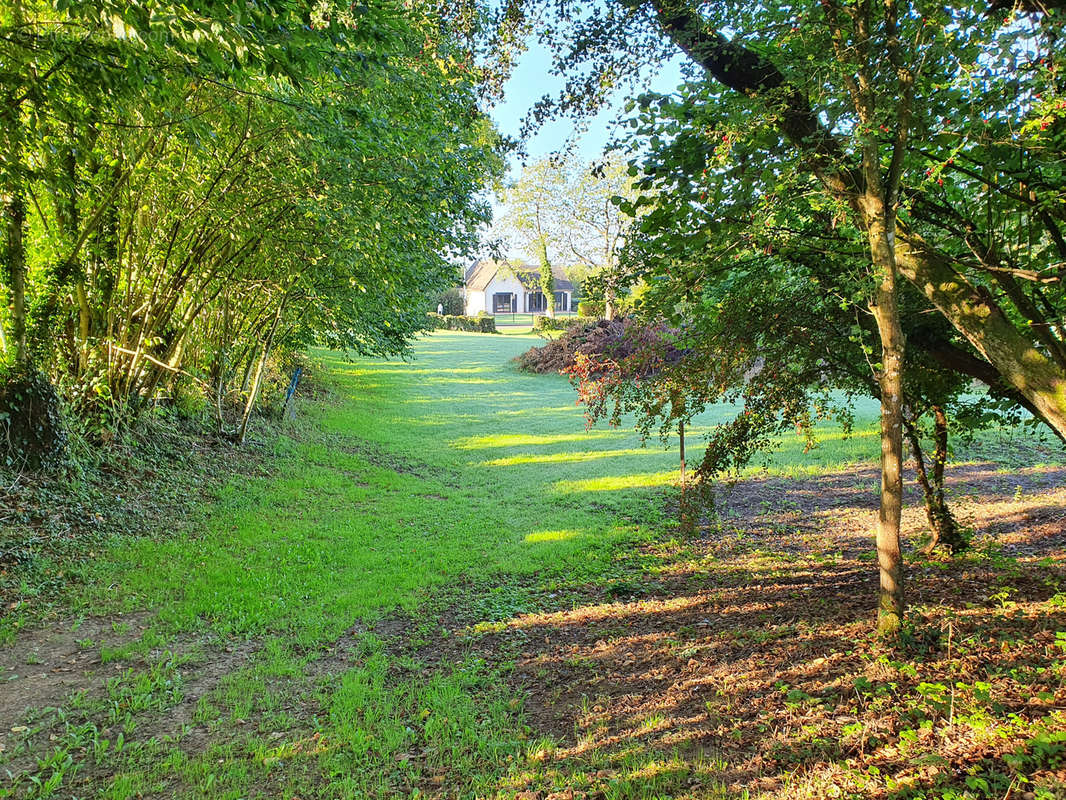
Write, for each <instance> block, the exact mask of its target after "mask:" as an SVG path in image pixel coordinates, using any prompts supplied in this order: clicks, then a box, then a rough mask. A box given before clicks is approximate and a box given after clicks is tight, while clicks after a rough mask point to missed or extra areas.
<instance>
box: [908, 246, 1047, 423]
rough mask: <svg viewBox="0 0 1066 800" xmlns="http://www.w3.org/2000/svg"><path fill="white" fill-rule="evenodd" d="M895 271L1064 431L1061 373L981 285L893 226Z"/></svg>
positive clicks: (1008, 381)
mask: <svg viewBox="0 0 1066 800" xmlns="http://www.w3.org/2000/svg"><path fill="white" fill-rule="evenodd" d="M897 233H898V238H897V245H896V253H897V257H898V263H899V269H900V273H901V274H902V275H903V276H904V277H905V278H907V280H909V281H910V282H911V283H913V284H914V285H915V286H916V287H918V289H919V291H921V292H922V294H924V295H925V296H926V297H927V298H928V299H929V301H930V302H931V303H932V304H933V305H935V306H936V307H937V308H938V309H939V310H940V312H941V313H942V314H943V315H944V316H945V317H947V318H948V320H949V321H950V322H951V324H952V325H954V326H955V328H956V329H957V330H958V331H959V332H960V333H961V334H962V335H963V336H965V337H966V338H967V339H968V340H969V342H970V344H972V345H973V346H974V347H975V348H976V349H977V352H979V353H980V354H981V355H983V356H984V357H985V358H986V359H988V361H989V363H990V364H992V366H994V367H995V368H996V370H997V372H999V374H1000V375H1001V376H1003V379H1004V380H1005V381H1006V382H1007V383H1009V384H1010V385H1011V386H1013V387H1014V388H1015V389H1017V390H1018V391H1019V392H1020V393H1021V394H1022V396H1023V397H1025V399H1026V400H1028V401H1029V402H1030V403H1032V404H1033V406H1034V407H1035V408H1036V410H1037V411H1038V412H1039V415H1040V416H1041V418H1042V419H1043V420H1044V421H1045V422H1047V424H1048V425H1050V426H1051V427H1052V428H1054V429H1055V431H1056V433H1058V434H1059V436H1060V437H1066V374H1064V373H1063V371H1062V370H1061V369H1060V368H1059V367H1058V366H1057V365H1056V364H1055V362H1053V361H1052V360H1051V359H1050V358H1048V357H1047V356H1046V355H1045V354H1044V353H1043V352H1042V351H1041V350H1040V349H1039V348H1038V347H1037V346H1036V343H1035V342H1034V341H1033V338H1032V337H1031V336H1029V335H1026V334H1023V333H1022V332H1021V331H1019V330H1018V328H1017V327H1015V325H1014V323H1012V322H1011V321H1010V320H1009V319H1007V317H1006V315H1005V314H1004V313H1003V311H1002V310H1001V309H1000V308H999V306H998V305H997V304H996V302H995V300H994V299H993V298H992V296H991V295H989V294H988V292H987V291H982V290H980V289H978V288H977V287H975V286H973V285H972V284H971V283H970V282H969V281H967V280H966V278H964V277H963V276H962V275H960V274H959V273H958V272H956V271H955V270H954V269H952V267H951V266H950V264H949V263H948V261H947V259H945V258H943V257H942V256H941V255H940V254H938V253H936V252H935V251H934V250H933V249H932V248H931V247H929V246H928V245H927V244H926V243H925V241H923V240H922V239H921V237H919V236H917V235H916V234H914V233H911V232H909V231H906V230H899V231H898V232H897Z"/></svg>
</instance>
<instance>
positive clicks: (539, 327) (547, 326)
mask: <svg viewBox="0 0 1066 800" xmlns="http://www.w3.org/2000/svg"><path fill="white" fill-rule="evenodd" d="M588 322H599V318H598V317H555V318H554V319H553V318H552V317H547V316H544V317H534V318H533V330H535V331H565V330H566V329H567V328H569V327H570V326H571V325H584V324H585V323H588Z"/></svg>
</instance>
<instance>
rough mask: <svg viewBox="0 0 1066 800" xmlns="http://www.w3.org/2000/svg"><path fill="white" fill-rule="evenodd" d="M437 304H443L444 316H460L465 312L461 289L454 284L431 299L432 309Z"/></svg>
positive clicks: (435, 307)
mask: <svg viewBox="0 0 1066 800" xmlns="http://www.w3.org/2000/svg"><path fill="white" fill-rule="evenodd" d="M438 305H441V306H444V314H445V316H449V317H458V316H462V315H463V314H464V313H465V312H466V307H465V306H464V305H463V290H462V289H459V288H457V287H455V286H453V287H451V288H450V289H445V290H444V291H443V292H441V293H440V294H438V295H437V296H436V298H435V300H434V301H433V309H434V311H435V310H436V309H437V306H438Z"/></svg>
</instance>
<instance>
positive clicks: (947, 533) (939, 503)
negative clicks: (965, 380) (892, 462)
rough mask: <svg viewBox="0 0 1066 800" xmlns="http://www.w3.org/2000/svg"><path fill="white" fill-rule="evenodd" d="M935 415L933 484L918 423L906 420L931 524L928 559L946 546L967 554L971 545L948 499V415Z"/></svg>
mask: <svg viewBox="0 0 1066 800" xmlns="http://www.w3.org/2000/svg"><path fill="white" fill-rule="evenodd" d="M933 414H934V417H935V420H936V421H935V428H934V433H933V440H934V451H933V477H932V479H931V480H930V477H929V473H928V471H927V470H926V468H925V454H924V452H923V450H922V443H921V439H920V437H919V435H918V427H917V425H916V424H915V423H916V420H914V421H912V420H910V419H908V418H907V417H906V416H904V419H903V425H904V430H905V431H906V434H907V440H908V441H909V442H910V445H911V451H912V452H913V453H914V472H915V474H916V475H917V477H918V484H919V485H920V486H921V487H922V494H923V496H924V498H925V516H926V519H927V520H928V522H929V534H930V536H929V542H928V543H927V544H926V546H925V547H924V548H923V549H922V552H923V553H925V554H927V555H928V554H929V553H931V552H933V550H935V549H936V548H937V547H938V546H940V545H943V546H944V547H947V548H948V549H949V550H950V551H951V552H952V553H958V552H960V551H961V550H965V549H966V547H967V544H968V543H967V541H966V539H965V537H963V535H962V533H961V532H960V531H959V525H958V523H957V522H956V521H955V517H954V515H952V513H951V509H950V508H949V507H948V503H947V499H946V498H945V497H944V464H945V462H946V461H947V450H948V425H947V415H946V414H945V413H944V409H943V408H941V407H940V406H934V407H933Z"/></svg>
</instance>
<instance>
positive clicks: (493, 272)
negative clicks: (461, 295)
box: [466, 259, 574, 292]
mask: <svg viewBox="0 0 1066 800" xmlns="http://www.w3.org/2000/svg"><path fill="white" fill-rule="evenodd" d="M501 270H504V271H505V274H506V273H512V274H514V275H515V277H517V278H518V280H519V282H520V283H521V284H522V285H523V286H525V287H526V288H527V289H531V288H537V287H538V285H539V284H540V268H539V267H535V266H533V265H532V264H527V263H525V262H521V263H509V262H507V261H494V260H492V259H483V260H482V261H478V262H477V263H476V264H473V265H472V266H471V267H470V269H468V270H467V271H466V288H468V289H473V290H474V291H482V290H483V289H485V287H487V286H488V285H489V284H490V283H492V281H493V280H494V279H495V278H496V276H497V275H498V274H499V272H500V271H501ZM552 278H554V280H555V290H556V291H557V292H573V291H574V284H573V283H571V282H570V279H569V278H567V277H566V273H565V272H564V271H563V268H562V267H559V266H556V265H552Z"/></svg>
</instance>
